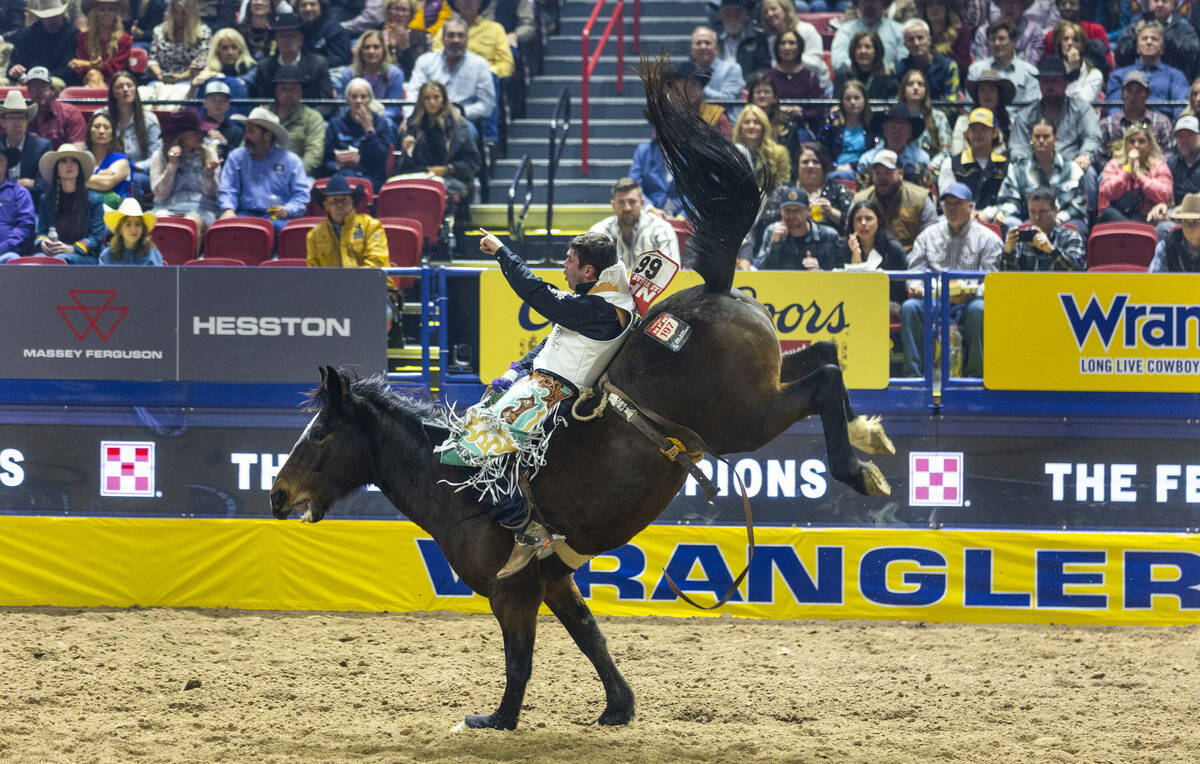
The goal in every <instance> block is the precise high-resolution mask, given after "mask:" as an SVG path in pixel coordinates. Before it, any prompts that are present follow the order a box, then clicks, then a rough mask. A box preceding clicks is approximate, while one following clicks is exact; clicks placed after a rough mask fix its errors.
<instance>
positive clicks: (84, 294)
mask: <svg viewBox="0 0 1200 764" xmlns="http://www.w3.org/2000/svg"><path fill="white" fill-rule="evenodd" d="M70 295H71V299H72V300H73V301H74V303H75V304H74V305H59V306H58V314H59V315H60V316H62V317H63V321H66V322H67V326H69V327H71V331H72V332H73V333H74V334H75V339H78V340H82V339H83V338H84V337H87V336H88V334H89V333H90V332H91V331H92V330H95V332H96V334H98V335H99V336H100V339H101V340H104V341H105V342H107V341H108V338H109V337H111V336H112V333H113V332H114V331H116V330H117V327H118V326H119V325H120V324H121V321H122V319H124V318H125V314H126V313H128V312H129V306H127V305H113V304H112V303H113V300H115V299H116V297H117V290H115V289H72V290H70Z"/></svg>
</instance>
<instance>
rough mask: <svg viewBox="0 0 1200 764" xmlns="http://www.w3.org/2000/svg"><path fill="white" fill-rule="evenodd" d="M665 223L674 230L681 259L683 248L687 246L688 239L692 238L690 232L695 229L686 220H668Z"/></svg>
mask: <svg viewBox="0 0 1200 764" xmlns="http://www.w3.org/2000/svg"><path fill="white" fill-rule="evenodd" d="M667 222H668V223H670V224H671V227H672V228H674V229H675V237H676V238H677V239H679V254H680V256H681V257H682V256H683V248H684V247H686V246H687V243H688V239H690V238H692V231H694V230H696V229H695V228H693V227H692V224H691V223H689V222H688V221H686V220H668V221H667Z"/></svg>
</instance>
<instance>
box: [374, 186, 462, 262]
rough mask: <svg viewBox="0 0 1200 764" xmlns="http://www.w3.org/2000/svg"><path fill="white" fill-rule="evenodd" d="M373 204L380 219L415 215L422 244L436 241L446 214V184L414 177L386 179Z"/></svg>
mask: <svg viewBox="0 0 1200 764" xmlns="http://www.w3.org/2000/svg"><path fill="white" fill-rule="evenodd" d="M375 204H376V211H377V214H378V216H379V217H380V218H381V219H382V218H398V217H407V218H416V219H417V220H419V221H421V228H422V238H423V239H424V244H425V245H426V246H429V245H431V244H436V243H437V242H438V234H439V232H440V231H441V228H442V221H443V220H444V219H445V217H446V188H445V186H443V185H442V184H441V183H438V182H436V181H423V180H415V179H413V180H409V179H405V180H392V181H388V182H387V183H385V184H384V186H383V188H382V189H380V191H379V196H378V197H377V198H376V201H375Z"/></svg>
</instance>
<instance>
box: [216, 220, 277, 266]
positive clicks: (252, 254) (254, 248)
mask: <svg viewBox="0 0 1200 764" xmlns="http://www.w3.org/2000/svg"><path fill="white" fill-rule="evenodd" d="M274 246H275V227H274V226H273V225H272V224H271V221H270V220H267V219H266V218H255V217H241V218H228V219H226V220H217V221H215V222H214V223H213V224H212V225H210V226H209V227H208V230H207V231H205V232H204V252H205V253H206V254H209V255H214V254H217V253H220V256H222V257H225V256H227V255H237V258H238V259H239V260H242V261H244V262H243V265H245V264H249V265H258V264H259V263H261V262H262V261H263V260H269V259H270V258H271V249H272V248H273V247H274Z"/></svg>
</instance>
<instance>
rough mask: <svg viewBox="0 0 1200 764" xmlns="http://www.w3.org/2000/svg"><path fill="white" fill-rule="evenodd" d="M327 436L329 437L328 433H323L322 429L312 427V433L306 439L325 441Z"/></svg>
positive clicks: (323, 429)
mask: <svg viewBox="0 0 1200 764" xmlns="http://www.w3.org/2000/svg"><path fill="white" fill-rule="evenodd" d="M328 435H329V433H328V432H326V431H325V428H324V427H314V428H313V429H312V432H310V433H309V434H308V437H309V438H311V439H312V440H317V441H320V440H325V438H326V437H327V436H328Z"/></svg>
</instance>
